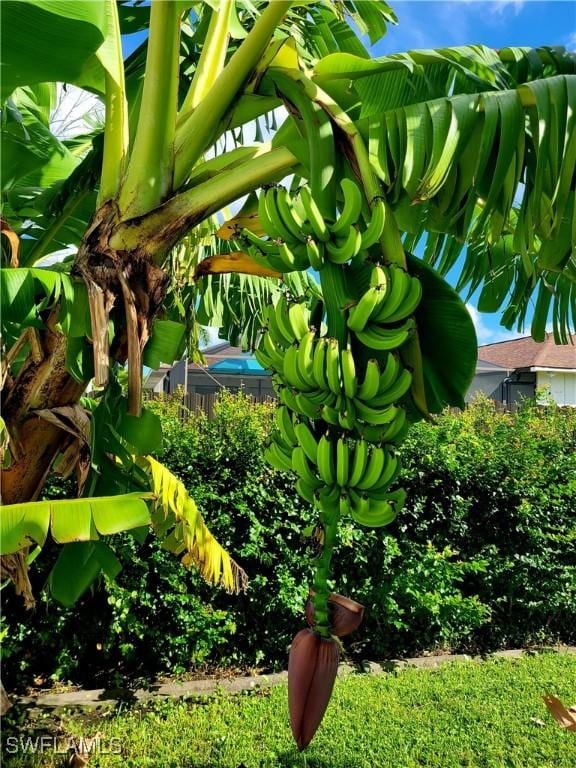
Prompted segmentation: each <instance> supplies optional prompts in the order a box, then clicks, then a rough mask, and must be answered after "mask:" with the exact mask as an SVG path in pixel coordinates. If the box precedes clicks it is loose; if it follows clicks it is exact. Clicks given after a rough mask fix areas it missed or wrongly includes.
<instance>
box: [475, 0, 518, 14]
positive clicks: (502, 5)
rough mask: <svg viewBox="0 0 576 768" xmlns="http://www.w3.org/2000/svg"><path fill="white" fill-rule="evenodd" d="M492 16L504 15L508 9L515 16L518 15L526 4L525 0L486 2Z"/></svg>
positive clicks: (494, 0)
mask: <svg viewBox="0 0 576 768" xmlns="http://www.w3.org/2000/svg"><path fill="white" fill-rule="evenodd" d="M483 5H487V6H488V9H489V11H490V13H491V15H492V16H503V15H504V14H505V13H507V12H508V11H511V12H512V13H513V14H514V16H518V14H519V13H520V11H521V10H522V8H523V7H524V5H525V0H493V2H490V3H486V4H484V3H483Z"/></svg>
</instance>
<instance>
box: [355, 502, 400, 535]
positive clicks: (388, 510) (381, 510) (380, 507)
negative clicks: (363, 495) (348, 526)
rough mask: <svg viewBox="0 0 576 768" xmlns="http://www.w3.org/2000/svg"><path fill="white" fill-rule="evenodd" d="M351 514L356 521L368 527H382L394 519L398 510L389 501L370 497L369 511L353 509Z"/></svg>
mask: <svg viewBox="0 0 576 768" xmlns="http://www.w3.org/2000/svg"><path fill="white" fill-rule="evenodd" d="M351 516H352V519H353V520H354V521H355V522H357V523H359V524H360V525H364V526H366V527H367V528H382V527H383V526H385V525H389V524H390V523H391V522H392V521H393V520H394V518H395V517H396V511H395V509H394V507H393V506H392V504H390V502H389V501H386V500H373V499H370V501H369V508H368V511H367V512H364V511H357V510H356V509H353V510H352V515H351Z"/></svg>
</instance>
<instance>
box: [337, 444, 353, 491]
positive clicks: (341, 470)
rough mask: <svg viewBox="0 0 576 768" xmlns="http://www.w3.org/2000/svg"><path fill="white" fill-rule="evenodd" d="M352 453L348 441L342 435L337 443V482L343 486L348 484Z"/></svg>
mask: <svg viewBox="0 0 576 768" xmlns="http://www.w3.org/2000/svg"><path fill="white" fill-rule="evenodd" d="M349 465H350V453H349V450H348V443H347V441H346V440H345V439H344V438H343V437H340V438H339V439H338V442H337V443H336V482H337V483H338V485H339V486H340V487H341V488H343V487H345V486H346V485H347V484H348V472H349Z"/></svg>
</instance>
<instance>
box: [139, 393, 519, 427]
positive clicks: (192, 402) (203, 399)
mask: <svg viewBox="0 0 576 768" xmlns="http://www.w3.org/2000/svg"><path fill="white" fill-rule="evenodd" d="M239 391H241V390H239ZM218 394H219V393H218V392H210V393H209V394H204V395H201V394H198V393H197V392H189V393H188V394H187V395H182V397H181V406H180V409H179V417H180V419H181V420H182V421H186V419H187V418H188V416H190V415H191V414H193V415H195V416H199V415H200V414H204V415H205V416H206V417H207V418H209V419H213V418H214V406H215V405H216V402H217V400H218ZM166 397H169V398H171V399H176V398H177V395H164V394H161V393H157V392H151V391H149V390H148V391H147V390H144V399H145V400H161V399H163V398H166ZM246 397H249V398H250V400H252V402H253V403H277V402H278V399H277V398H276V397H272V396H270V395H252V394H250V395H246ZM492 402H493V405H494V408H495V410H496V411H497V412H498V413H515V412H516V411H517V410H518V408H519V407H520V404H519V403H500V402H498V401H495V400H494V401H492ZM447 410H449V411H450V412H452V413H458V412H459V409H458V408H448V409H447Z"/></svg>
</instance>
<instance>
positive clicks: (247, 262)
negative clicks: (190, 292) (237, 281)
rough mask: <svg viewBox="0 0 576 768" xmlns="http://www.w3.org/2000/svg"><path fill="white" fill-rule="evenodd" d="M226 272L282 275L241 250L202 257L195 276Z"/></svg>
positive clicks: (266, 275)
mask: <svg viewBox="0 0 576 768" xmlns="http://www.w3.org/2000/svg"><path fill="white" fill-rule="evenodd" d="M228 272H236V273H239V274H242V275H258V276H259V277H276V278H281V277H282V274H281V273H280V272H276V270H274V269H270V267H266V266H264V265H262V264H259V263H258V262H257V261H256V260H255V259H254V258H252V256H250V255H249V254H247V253H244V252H243V251H236V252H235V253H224V254H221V255H220V256H209V257H208V258H207V259H203V260H202V261H201V262H200V264H198V267H197V269H196V275H195V276H196V277H201V276H202V275H217V274H224V273H228Z"/></svg>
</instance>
